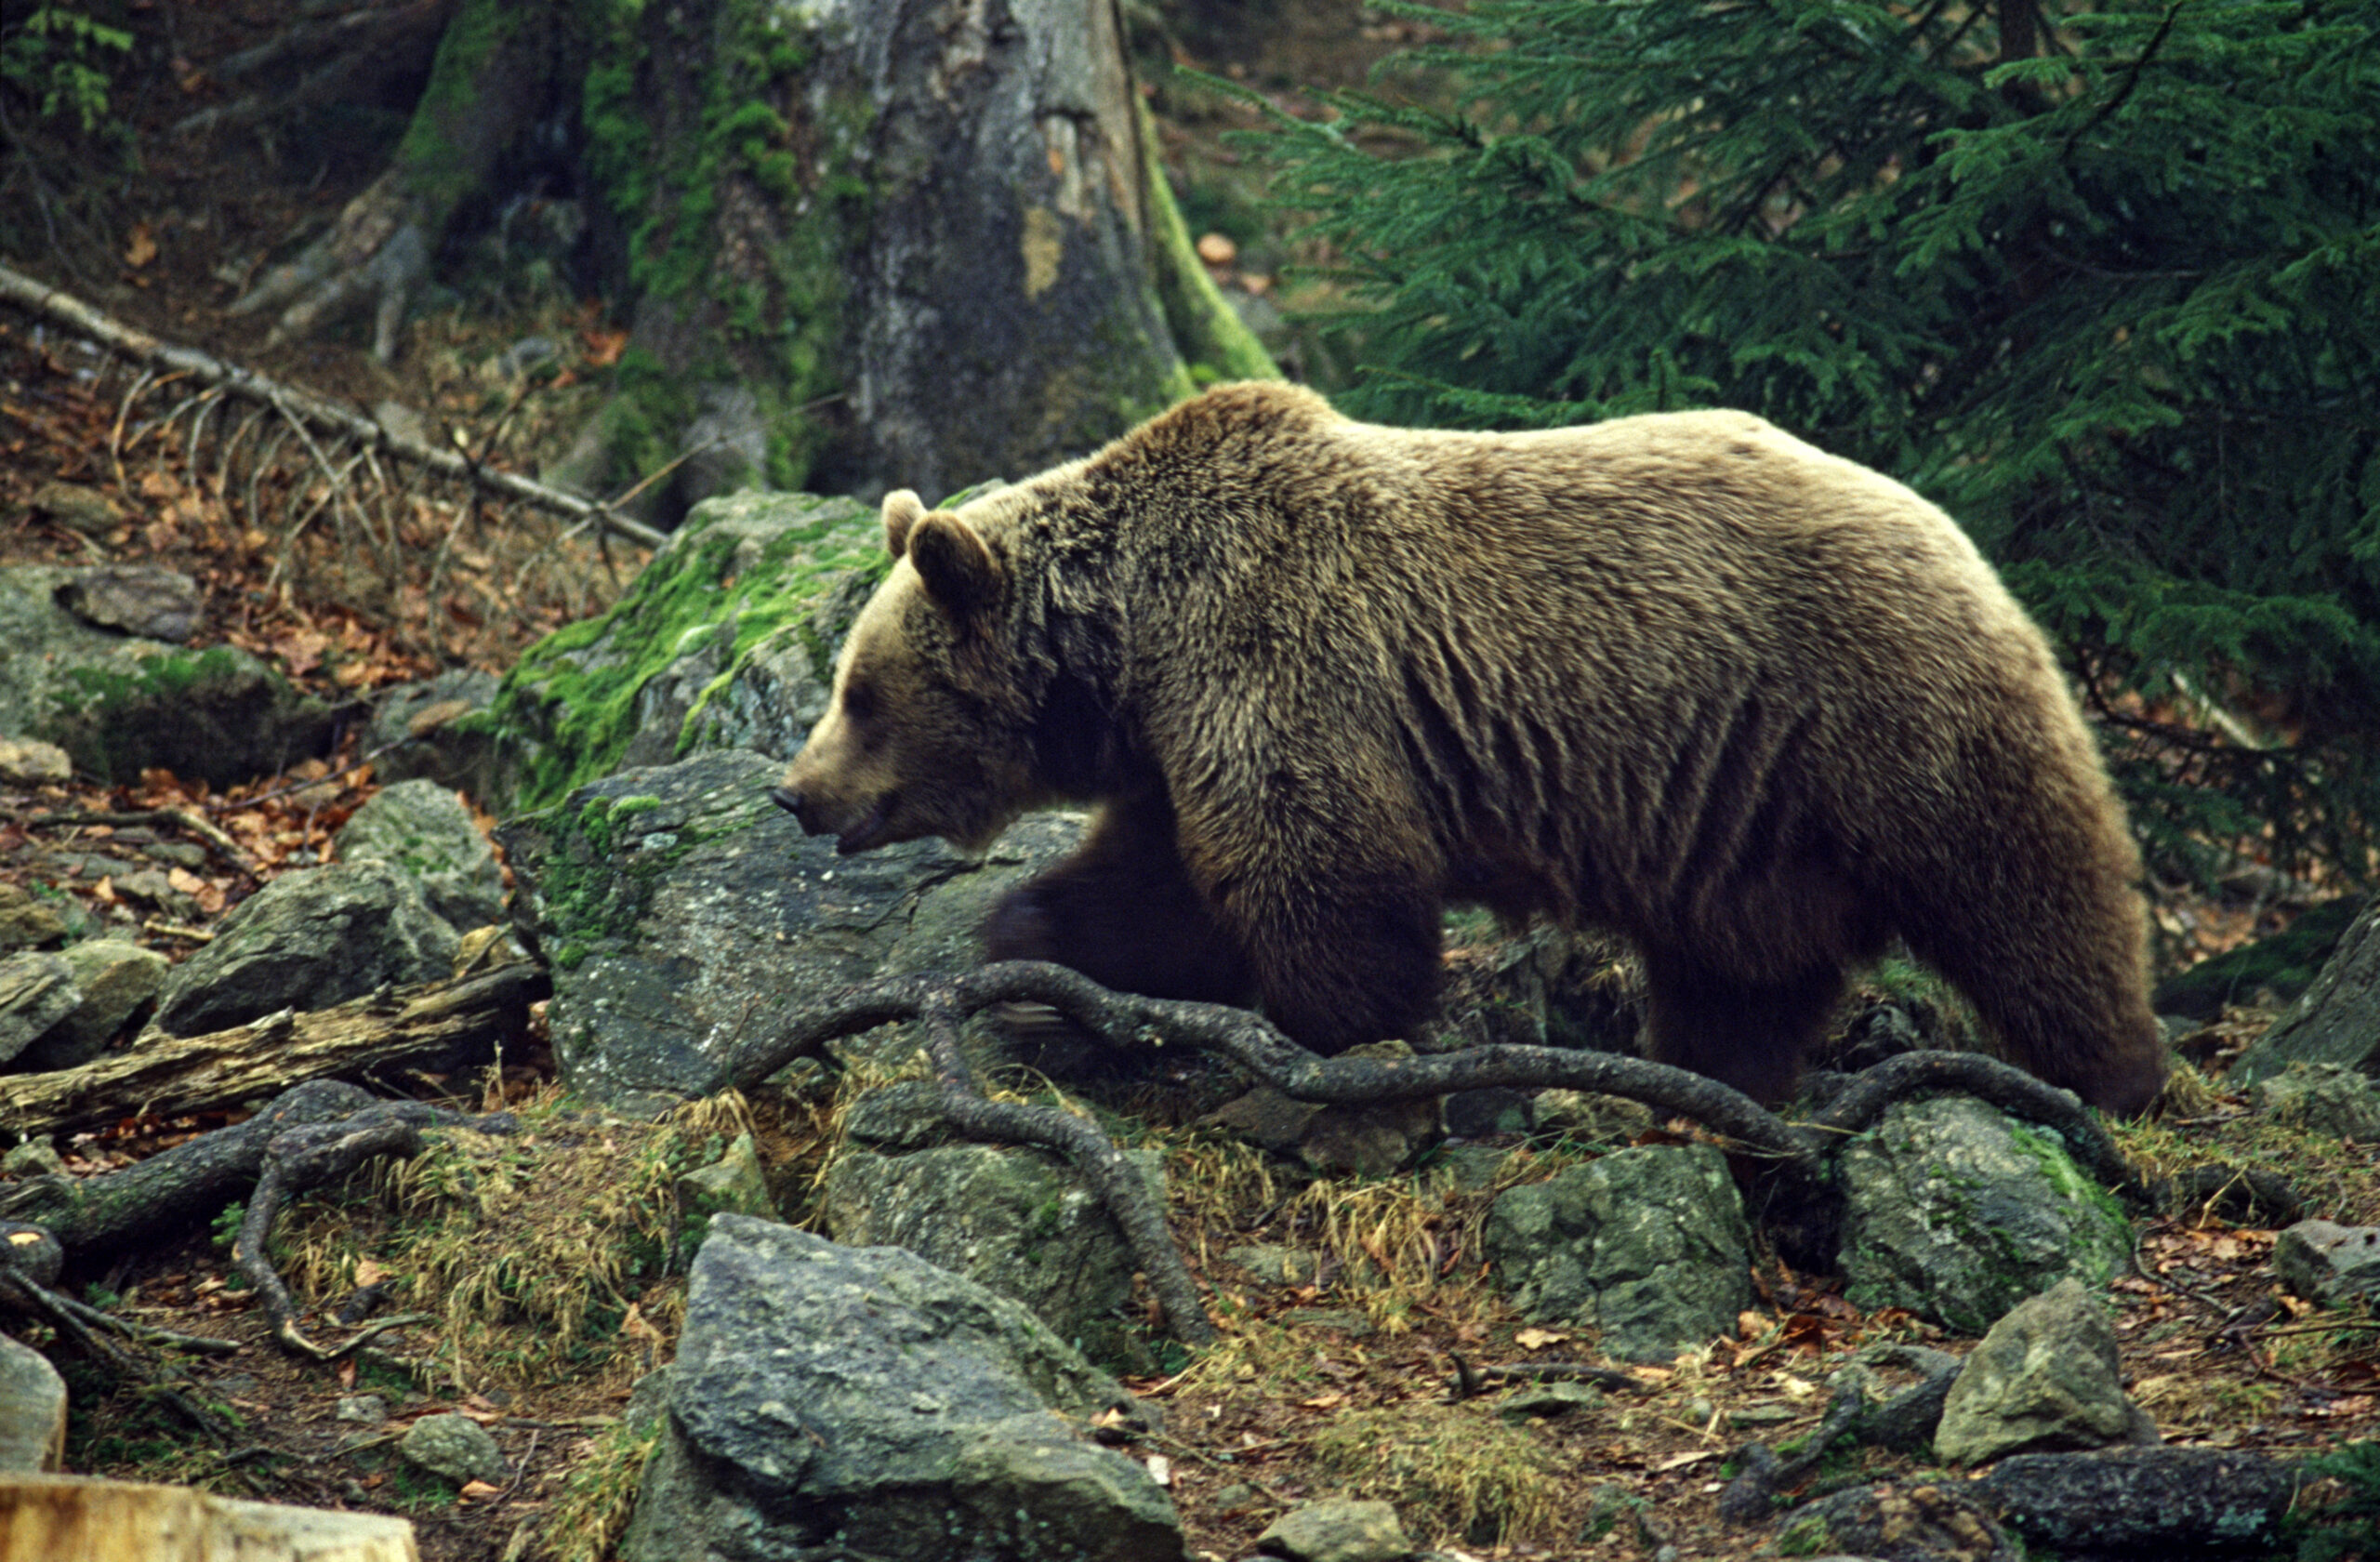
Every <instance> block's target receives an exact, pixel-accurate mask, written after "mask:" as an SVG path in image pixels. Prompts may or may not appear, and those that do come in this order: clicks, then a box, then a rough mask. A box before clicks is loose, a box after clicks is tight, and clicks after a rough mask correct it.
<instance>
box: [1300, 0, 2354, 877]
mask: <svg viewBox="0 0 2380 1562" xmlns="http://www.w3.org/2000/svg"><path fill="white" fill-rule="evenodd" d="M1391 3H1394V0H1391ZM1405 14H1408V15H1410V16H1413V17H1416V18H1421V19H1426V20H1429V21H1431V22H1433V23H1434V24H1435V25H1437V26H1439V27H1441V28H1444V29H1447V30H1448V32H1449V33H1451V34H1452V42H1451V43H1449V44H1447V45H1445V46H1435V47H1432V48H1428V49H1424V50H1421V51H1417V52H1415V53H1413V54H1410V55H1408V56H1406V57H1404V58H1403V60H1401V61H1399V62H1397V63H1398V64H1400V65H1401V66H1402V67H1403V68H1404V69H1405V70H1407V71H1409V72H1414V73H1418V74H1416V75H1413V76H1410V77H1408V78H1407V79H1408V81H1409V82H1411V84H1412V85H1413V87H1414V90H1413V91H1412V92H1411V93H1409V94H1405V95H1400V96H1399V97H1396V98H1391V97H1389V96H1387V95H1386V94H1384V93H1383V94H1380V95H1355V94H1345V95H1339V96H1337V97H1335V98H1334V99H1331V104H1330V106H1331V107H1332V108H1333V109H1334V110H1335V111H1336V112H1335V114H1334V115H1333V116H1332V117H1331V118H1329V119H1327V120H1325V121H1323V122H1319V123H1303V122H1300V121H1298V120H1295V119H1292V118H1289V117H1288V116H1286V115H1279V114H1276V115H1275V116H1274V120H1275V125H1274V128H1273V129H1272V130H1271V131H1269V132H1266V133H1263V134H1262V135H1260V137H1259V138H1258V145H1259V146H1260V147H1261V148H1262V149H1263V152H1265V154H1266V155H1267V156H1269V157H1270V158H1271V159H1272V160H1273V165H1274V175H1273V177H1274V191H1275V194H1276V197H1278V198H1279V199H1281V200H1282V201H1284V202H1285V203H1287V204H1288V205H1291V206H1292V207H1295V208H1297V209H1299V210H1301V211H1302V212H1304V213H1306V214H1307V215H1308V218H1309V221H1310V224H1311V227H1310V232H1311V233H1312V234H1314V235H1316V236H1318V237H1319V238H1321V239H1323V240H1325V241H1327V242H1328V245H1329V249H1330V251H1331V252H1332V253H1333V254H1334V255H1335V256H1336V257H1337V268H1338V269H1337V275H1338V276H1339V278H1340V280H1341V281H1342V284H1343V286H1344V289H1345V293H1344V296H1345V297H1346V298H1347V299H1348V300H1349V304H1350V308H1349V310H1348V311H1347V312H1345V313H1342V314H1339V315H1337V316H1335V317H1333V318H1332V319H1331V320H1330V321H1329V322H1328V326H1329V329H1330V330H1332V331H1334V332H1335V333H1337V334H1338V335H1340V336H1341V337H1342V338H1344V339H1345V341H1346V344H1347V345H1348V346H1349V347H1350V348H1351V349H1352V350H1353V361H1354V362H1355V363H1356V364H1358V365H1359V366H1360V367H1361V369H1362V370H1363V371H1364V373H1363V374H1362V376H1361V377H1360V378H1359V380H1358V382H1357V383H1356V384H1355V387H1354V388H1353V389H1352V390H1351V391H1349V392H1348V393H1347V394H1346V395H1345V396H1343V397H1342V401H1343V402H1344V403H1345V404H1347V405H1348V406H1349V407H1350V408H1351V410H1355V411H1358V412H1360V413H1362V414H1365V415H1368V416H1373V417H1382V418H1385V419H1387V420H1391V421H1403V420H1410V421H1435V422H1442V423H1455V424H1464V425H1469V426H1474V427H1498V426H1501V427H1514V426H1544V425H1551V424H1560V423H1569V422H1577V421H1583V420H1586V419H1589V418H1595V417H1612V416H1618V415H1621V414H1626V413H1632V412H1641V411H1648V410H1655V409H1665V408H1677V407H1686V406H1706V405H1726V406H1738V407H1743V408H1747V409H1750V410H1752V411H1755V412H1759V413H1761V414H1763V415H1764V416H1765V417H1769V418H1771V419H1772V420H1774V421H1775V422H1777V423H1778V424H1779V425H1781V426H1783V427H1785V428H1787V429H1790V430H1793V431H1794V432H1797V433H1799V434H1801V435H1803V436H1804V437H1805V438H1808V439H1810V440H1812V441H1814V442H1815V443H1818V444H1820V445H1823V446H1825V447H1827V448H1829V449H1831V450H1833V451H1835V452H1837V453H1839V454H1842V455H1845V456H1847V457H1852V458H1854V459H1857V460H1860V461H1864V462H1866V463H1868V464H1870V465H1872V466H1875V467H1879V468H1881V469H1883V470H1887V471H1891V472H1893V473H1894V474H1896V475H1897V476H1899V477H1901V478H1902V479H1904V480H1905V481H1908V482H1910V483H1912V484H1914V485H1915V486H1917V487H1918V488H1919V489H1920V490H1922V491H1924V493H1926V494H1927V495H1929V496H1932V497H1934V498H1936V499H1937V500H1938V501H1940V502H1941V503H1942V504H1943V505H1944V506H1945V507H1946V508H1948V509H1950V510H1951V512H1952V513H1953V514H1955V515H1957V516H1958V517H1959V518H1960V520H1961V521H1962V522H1963V523H1964V524H1965V525H1966V526H1967V527H1968V529H1969V530H1970V531H1971V532H1972V533H1973V534H1974V535H1975V536H1976V537H1977V541H1978V542H1979V543H1980V544H1982V546H1983V547H1984V549H1986V551H1987V552H1989V553H1990V554H1991V555H1992V556H1993V557H1994V558H1995V559H1996V561H1997V562H1998V563H2000V565H2001V567H2002V568H2003V571H2004V572H2005V574H2006V575H2007V576H2008V578H2009V580H2010V582H2011V584H2012V585H2013V586H2014V587H2015V589H2016V590H2017V592H2018V594H2019V595H2020V596H2021V597H2023V598H2024V599H2025V600H2026V602H2028V604H2029V605H2030V607H2031V608H2032V610H2033V611H2034V612H2035V613H2036V614H2037V615H2038V616H2039V617H2040V618H2041V619H2042V621H2043V624H2044V625H2045V627H2047V628H2048V629H2050V630H2051V631H2052V633H2053V634H2055V635H2056V636H2057V637H2059V638H2060V640H2061V641H2062V642H2063V643H2064V645H2065V646H2066V647H2067V648H2068V650H2069V654H2070V655H2071V657H2072V658H2073V662H2074V665H2075V668H2076V670H2077V671H2078V672H2079V673H2080V674H2081V675H2082V677H2083V680H2084V682H2085V684H2086V686H2087V688H2088V689H2089V690H2090V692H2091V695H2092V696H2093V699H2094V703H2095V705H2096V708H2097V714H2099V715H2100V717H2101V718H2102V719H2103V722H2104V731H2105V733H2106V735H2107V739H2108V746H2109V752H2110V757H2111V758H2112V759H2113V760H2114V761H2116V762H2117V765H2118V769H2119V773H2120V774H2121V777H2122V781H2123V783H2124V785H2125V786H2126V788H2127V790H2128V791H2129V792H2130V794H2131V795H2132V798H2133V801H2134V805H2135V810H2134V811H2135V820H2136V822H2137V824H2138V825H2139V827H2141V829H2142V831H2143V834H2144V836H2145V837H2146V838H2147V839H2148V841H2149V845H2150V847H2151V849H2152V858H2153V860H2154V862H2155V863H2156V864H2157V866H2158V867H2160V868H2161V869H2162V871H2165V872H2168V873H2173V872H2176V871H2180V870H2181V869H2183V868H2185V867H2198V868H2201V869H2203V868H2205V867H2208V866H2209V865H2210V864H2211V863H2213V862H2215V861H2216V860H2218V857H2217V854H2214V853H2211V852H2210V851H2209V850H2207V848H2208V846H2209V844H2210V843H2213V842H2217V841H2222V842H2229V843H2238V842H2241V841H2261V845H2259V846H2257V847H2256V848H2255V849H2257V850H2260V851H2264V852H2268V853H2269V854H2271V855H2272V856H2273V857H2274V858H2275V859H2276V860H2278V861H2281V862H2283V863H2287V864H2291V865H2295V864H2299V863H2302V862H2304V861H2305V860H2307V859H2308V858H2315V859H2321V860H2325V861H2328V862H2329V863H2331V864H2332V865H2333V866H2334V867H2337V868H2339V869H2342V870H2344V871H2345V872H2346V873H2347V874H2348V875H2349V876H2351V877H2353V878H2357V879H2362V878H2366V877H2368V876H2369V875H2370V873H2371V870H2372V868H2373V862H2372V858H2371V830H2372V828H2373V824H2374V821H2375V820H2380V763H2375V761H2374V760H2373V742H2374V739H2375V737H2380V0H2288V3H2266V0H2063V3H2061V0H2047V3H2046V4H2044V3H2041V0H1911V3H1908V4H1892V5H1886V4H1871V3H1867V0H1475V3H1474V5H1472V6H1471V7H1470V8H1469V9H1468V11H1466V12H1438V11H1435V10H1425V9H1419V8H1412V9H1408V10H1406V11H1405ZM1425 102H1434V103H1435V104H1437V105H1440V106H1437V107H1427V106H1415V105H1416V104H1419V103H1425ZM1448 104H1451V105H1452V106H1451V107H1446V106H1444V105H1448Z"/></svg>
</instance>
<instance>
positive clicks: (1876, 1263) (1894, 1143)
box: [1838, 1095, 2132, 1333]
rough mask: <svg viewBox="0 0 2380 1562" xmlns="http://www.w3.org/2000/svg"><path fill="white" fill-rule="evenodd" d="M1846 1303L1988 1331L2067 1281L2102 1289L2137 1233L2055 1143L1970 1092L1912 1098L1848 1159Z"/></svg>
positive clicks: (1843, 1168)
mask: <svg viewBox="0 0 2380 1562" xmlns="http://www.w3.org/2000/svg"><path fill="white" fill-rule="evenodd" d="M1838 1165H1839V1168H1840V1171H1839V1175H1840V1177H1841V1181H1842V1185H1843V1190H1844V1199H1845V1213H1844V1224H1843V1249H1842V1264H1843V1272H1844V1275H1845V1277H1846V1279H1847V1280H1848V1282H1849V1283H1848V1284H1847V1285H1846V1286H1845V1296H1847V1297H1848V1298H1849V1299H1850V1300H1851V1301H1852V1302H1854V1303H1856V1304H1858V1305H1859V1306H1860V1307H1862V1308H1866V1309H1874V1308H1877V1307H1907V1308H1909V1309H1911V1311H1912V1312H1916V1313H1920V1314H1923V1315H1924V1317H1929V1318H1933V1319H1935V1320H1936V1321H1937V1322H1940V1323H1944V1324H1947V1325H1949V1326H1950V1328H1952V1329H1956V1330H1962V1331H1964V1332H1967V1333H1978V1332H1980V1331H1982V1330H1985V1329H1988V1328H1990V1326H1991V1324H1992V1322H1993V1321H1994V1320H1995V1319H1997V1318H1998V1317H2000V1316H2001V1315H2002V1314H2003V1313H2005V1312H2006V1311H2007V1310H2008V1309H2009V1308H2010V1307H2013V1306H2015V1305H2016V1304H2017V1303H2018V1302H2021V1301H2023V1300H2024V1299H2025V1298H2026V1297H2029V1296H2031V1295H2033V1294H2035V1293H2036V1292H2038V1291H2043V1290H2044V1289H2045V1288H2047V1287H2049V1286H2050V1285H2053V1284H2055V1283H2056V1281H2058V1280H2060V1279H2062V1278H2065V1277H2069V1276H2071V1277H2074V1278H2076V1279H2079V1280H2081V1281H2083V1283H2084V1284H2086V1285H2093V1286H2099V1285H2105V1284H2106V1283H2107V1282H2108V1281H2109V1280H2110V1279H2112V1278H2113V1277H2115V1276H2116V1275H2117V1274H2119V1273H2120V1272H2122V1269H2123V1267H2124V1265H2125V1264H2127V1263H2128V1262H2129V1261H2130V1258H2131V1254H2132V1224H2131V1222H2130V1220H2129V1219H2127V1218H2126V1216H2125V1214H2124V1212H2123V1210H2122V1207H2121V1206H2120V1205H2118V1204H2117V1203H2116V1201H2115V1200H2114V1198H2111V1197H2109V1194H2108V1193H2107V1191H2106V1190H2105V1189H2103V1188H2101V1187H2099V1186H2098V1185H2096V1184H2095V1183H2093V1182H2092V1181H2091V1180H2090V1179H2089V1178H2088V1177H2086V1176H2084V1175H2083V1173H2082V1171H2079V1170H2078V1169H2077V1168H2076V1167H2075V1165H2074V1162H2073V1159H2072V1158H2070V1157H2069V1155H2068V1154H2067V1153H2066V1149H2065V1147H2064V1145H2062V1144H2061V1143H2060V1142H2059V1140H2058V1138H2057V1136H2056V1134H2054V1133H2051V1132H2048V1131H2046V1130H2044V1129H2039V1128H2033V1127H2029V1126H2026V1125H2023V1124H2019V1123H2016V1122H2014V1121H2012V1120H2010V1119H2008V1118H2006V1117H2003V1116H2002V1115H2001V1114H2000V1113H1999V1112H1997V1111H1995V1110H1993V1109H1992V1108H1991V1107H1990V1106H1987V1105H1984V1104H1983V1103H1982V1102H1979V1101H1977V1100H1976V1099H1974V1098H1973V1097H1972V1096H1964V1095H1941V1096H1936V1097H1933V1098H1932V1099H1930V1100H1924V1101H1915V1102H1905V1103H1902V1104H1900V1105H1896V1106H1894V1107H1892V1108H1890V1109H1889V1110H1887V1111H1886V1112H1885V1113H1884V1116H1883V1118H1882V1119H1879V1120H1878V1122H1877V1124H1876V1126H1875V1127H1874V1128H1873V1129H1872V1130H1871V1131H1870V1132H1867V1133H1865V1134H1862V1135H1861V1136H1860V1137H1859V1138H1858V1140H1857V1141H1855V1142H1854V1143H1853V1144H1852V1145H1849V1146H1848V1147H1847V1148H1845V1150H1844V1152H1843V1154H1842V1156H1841V1157H1840V1158H1839V1160H1838Z"/></svg>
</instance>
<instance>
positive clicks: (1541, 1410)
mask: <svg viewBox="0 0 2380 1562" xmlns="http://www.w3.org/2000/svg"><path fill="white" fill-rule="evenodd" d="M1602 1408H1603V1393H1602V1391H1601V1390H1599V1389H1593V1388H1589V1387H1588V1386H1587V1385H1586V1384H1585V1383H1531V1384H1529V1385H1528V1386H1527V1388H1519V1389H1514V1391H1513V1392H1512V1393H1510V1394H1508V1395H1506V1396H1504V1398H1503V1401H1502V1403H1501V1404H1499V1405H1498V1406H1497V1407H1496V1413H1497V1414H1498V1415H1501V1416H1502V1417H1504V1418H1505V1419H1507V1420H1510V1421H1519V1420H1523V1419H1525V1418H1527V1417H1529V1416H1540V1417H1553V1416H1558V1415H1567V1414H1569V1413H1570V1412H1571V1411H1572V1410H1601V1409H1602ZM1706 1419H1707V1418H1706Z"/></svg>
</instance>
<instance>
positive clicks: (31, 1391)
mask: <svg viewBox="0 0 2380 1562" xmlns="http://www.w3.org/2000/svg"><path fill="white" fill-rule="evenodd" d="M65 1451H66V1382H65V1380H64V1379H62V1378H60V1377H59V1375H58V1369H57V1368H55V1367H52V1366H51V1365H50V1364H49V1358H48V1357H46V1356H44V1355H42V1353H41V1352H39V1351H37V1350H35V1349H33V1346H31V1345H28V1344H20V1343H19V1342H17V1341H15V1340H12V1339H10V1338H8V1336H7V1335H6V1334H0V1472H7V1471H20V1470H55V1469H57V1468H58V1462H59V1456H60V1455H61V1454H63V1453H64V1452H65Z"/></svg>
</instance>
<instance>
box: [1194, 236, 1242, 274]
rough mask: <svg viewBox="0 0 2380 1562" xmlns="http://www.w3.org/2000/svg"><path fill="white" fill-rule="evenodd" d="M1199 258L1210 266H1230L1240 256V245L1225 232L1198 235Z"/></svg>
mask: <svg viewBox="0 0 2380 1562" xmlns="http://www.w3.org/2000/svg"><path fill="white" fill-rule="evenodd" d="M1198 258H1199V259H1201V260H1204V261H1205V262H1206V263H1207V264H1208V265H1210V266H1228V265H1230V264H1231V263H1232V262H1233V261H1235V260H1236V259H1238V258H1239V245H1236V244H1234V243H1232V241H1231V237H1230V235H1228V234H1225V233H1201V234H1199V235H1198Z"/></svg>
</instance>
